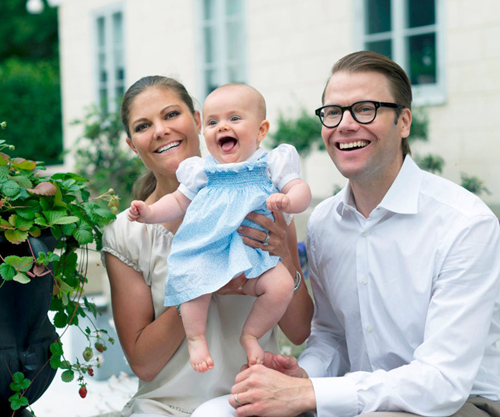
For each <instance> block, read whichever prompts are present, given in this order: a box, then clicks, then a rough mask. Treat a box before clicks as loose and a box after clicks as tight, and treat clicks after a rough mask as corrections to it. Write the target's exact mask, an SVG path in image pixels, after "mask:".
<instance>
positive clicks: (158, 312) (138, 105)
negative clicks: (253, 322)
mask: <svg viewBox="0 0 500 417" xmlns="http://www.w3.org/2000/svg"><path fill="white" fill-rule="evenodd" d="M121 113H122V121H123V124H124V126H125V129H126V132H127V144H128V145H129V146H130V147H131V149H132V150H133V151H134V152H135V153H136V154H137V155H138V156H139V157H140V158H141V160H142V161H143V163H144V165H145V166H146V167H147V168H148V169H149V173H148V175H147V177H146V178H145V180H144V181H143V182H142V184H143V185H142V186H139V187H138V188H139V189H138V190H137V193H136V194H137V196H136V197H137V198H140V199H143V200H145V202H146V203H147V204H152V203H154V202H155V201H157V200H158V199H159V198H161V197H162V196H163V195H165V194H168V193H171V192H173V191H175V190H176V189H177V187H178V185H179V184H178V182H177V178H176V176H175V172H176V170H177V168H178V166H179V164H180V162H182V161H183V160H184V159H186V158H188V157H191V156H194V155H199V154H200V150H199V146H200V143H199V132H200V129H201V120H200V113H199V112H198V111H196V110H195V109H194V105H193V101H192V99H191V97H190V96H189V94H188V93H187V91H186V89H185V88H184V86H183V85H182V84H180V83H178V82H177V81H175V80H173V79H171V78H166V77H159V76H155V77H145V78H142V79H140V80H139V81H137V82H136V83H135V84H134V85H132V86H131V87H130V88H129V90H128V91H127V93H126V94H125V96H124V99H123V103H122V109H121ZM249 217H250V218H251V219H252V220H254V221H256V222H257V223H259V224H261V225H262V226H263V227H264V228H266V229H267V230H268V231H269V239H268V244H267V245H266V246H264V245H263V243H262V242H264V241H265V240H266V233H264V232H261V231H257V230H253V229H248V228H245V229H244V230H243V231H242V233H243V234H245V235H246V237H243V239H244V242H245V243H246V244H248V245H250V246H252V247H260V248H263V249H265V250H268V251H269V252H270V253H272V254H275V255H277V256H281V257H282V260H283V263H284V265H285V266H286V267H287V268H288V269H289V271H290V272H291V273H292V276H295V271H296V270H298V271H299V272H300V266H299V260H298V254H297V239H296V233H295V227H294V225H293V223H292V224H291V225H290V226H287V225H286V222H285V220H284V219H283V216H282V215H280V214H279V213H278V214H276V221H275V222H274V223H273V222H272V221H270V220H269V219H267V218H265V217H264V216H258V215H256V214H250V215H249ZM180 223H181V220H177V221H174V222H169V223H164V224H162V225H158V224H142V223H131V222H129V221H128V219H127V215H126V212H123V213H121V214H119V215H118V218H117V220H116V221H115V222H114V223H113V224H112V225H110V226H109V227H108V229H107V230H106V233H105V236H104V242H103V253H104V259H105V263H106V269H107V272H108V276H109V279H110V283H111V295H112V306H113V315H114V320H115V324H116V329H117V332H118V336H119V338H120V343H121V345H122V348H123V350H124V352H125V355H126V357H127V359H128V362H129V364H130V366H131V368H132V370H133V371H134V373H135V374H136V375H137V376H138V377H139V379H140V383H139V390H138V392H137V393H136V395H135V396H134V397H133V398H132V399H131V401H129V402H128V403H127V405H126V406H125V408H124V410H123V412H122V415H123V416H138V417H141V416H142V417H144V416H145V415H149V416H165V415H179V416H185V415H190V414H191V413H192V412H193V411H194V409H195V408H196V407H197V406H198V405H199V404H201V403H202V402H204V401H206V400H208V399H210V398H213V397H217V396H220V395H224V394H228V393H229V392H230V389H231V386H232V383H233V381H234V377H235V375H236V374H237V373H238V371H239V369H240V367H241V366H242V365H243V364H244V363H245V361H246V358H245V352H244V351H243V350H242V349H241V348H240V347H239V334H240V331H241V328H242V325H243V323H244V320H245V318H246V317H247V315H248V313H249V311H250V309H251V307H252V304H253V301H254V299H253V298H252V297H248V296H242V294H243V292H242V291H241V289H239V287H240V286H241V285H242V284H243V283H244V281H245V279H244V278H239V279H237V280H233V281H232V282H231V283H230V284H228V285H227V286H226V287H224V288H223V289H222V290H220V291H219V293H218V294H216V295H214V296H213V297H212V301H211V303H210V308H209V314H208V322H207V340H208V343H209V346H210V350H211V352H212V355H213V358H214V362H215V363H216V367H215V369H214V370H213V371H210V372H207V373H205V374H198V373H196V372H194V371H193V370H192V368H191V365H190V363H189V354H188V350H187V345H186V342H185V335H184V330H183V327H182V322H181V319H180V317H179V315H178V313H177V310H176V309H175V308H166V307H164V306H163V296H164V285H165V278H166V276H167V263H166V260H167V256H168V253H169V250H170V246H171V243H172V239H173V235H174V234H175V232H176V230H177V228H178V227H179V225H180ZM285 242H286V244H285ZM312 311H313V305H312V300H311V298H310V297H309V294H308V292H307V289H306V288H305V286H301V287H300V288H299V289H298V291H297V292H296V294H295V295H294V297H293V300H292V302H291V304H290V306H289V308H288V310H287V312H286V313H285V316H284V317H283V318H282V320H281V321H280V323H279V324H280V327H281V328H282V330H283V332H284V333H285V334H286V335H287V337H288V338H289V339H290V340H291V341H292V342H293V343H296V344H299V343H302V342H303V341H304V340H305V339H306V337H307V336H308V335H309V331H310V321H311V317H312ZM261 343H262V346H263V347H264V349H265V350H271V351H276V349H277V343H276V329H274V330H272V331H270V332H268V333H267V334H266V335H265V336H264V337H263V338H262V339H261Z"/></svg>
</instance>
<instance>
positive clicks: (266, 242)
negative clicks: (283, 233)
mask: <svg viewBox="0 0 500 417" xmlns="http://www.w3.org/2000/svg"><path fill="white" fill-rule="evenodd" d="M268 244H269V232H266V238H265V239H264V240H263V241H262V245H263V246H267V245H268Z"/></svg>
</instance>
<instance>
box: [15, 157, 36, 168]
mask: <svg viewBox="0 0 500 417" xmlns="http://www.w3.org/2000/svg"><path fill="white" fill-rule="evenodd" d="M12 166H13V167H14V168H16V169H22V170H25V171H33V170H34V169H35V168H36V162H35V161H29V160H28V159H23V158H14V159H13V160H12Z"/></svg>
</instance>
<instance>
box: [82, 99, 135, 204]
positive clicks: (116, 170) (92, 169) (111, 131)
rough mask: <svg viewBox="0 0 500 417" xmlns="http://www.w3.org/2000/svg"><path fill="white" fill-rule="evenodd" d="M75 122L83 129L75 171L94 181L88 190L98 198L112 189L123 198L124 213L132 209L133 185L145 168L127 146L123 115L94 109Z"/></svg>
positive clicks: (90, 108) (92, 107)
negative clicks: (121, 116) (122, 120)
mask: <svg viewBox="0 0 500 417" xmlns="http://www.w3.org/2000/svg"><path fill="white" fill-rule="evenodd" d="M73 123H74V124H77V125H80V126H81V127H82V134H81V136H80V137H79V138H78V141H77V150H76V153H75V160H76V166H75V170H76V172H77V173H78V174H80V175H83V176H84V177H86V178H92V181H91V182H90V183H89V184H88V187H87V190H88V191H89V192H90V193H91V194H92V195H94V196H97V195H100V194H104V193H105V192H106V191H107V190H108V189H109V188H112V189H113V190H114V191H115V193H116V194H117V195H118V196H119V197H120V198H121V200H120V203H119V209H120V211H121V210H124V209H125V208H128V206H129V205H130V201H131V200H132V185H133V183H134V181H135V180H136V179H137V177H138V176H139V175H140V174H141V173H142V171H143V170H144V165H143V164H142V161H141V160H140V158H139V157H137V156H136V155H135V154H134V153H133V152H132V151H131V150H130V148H129V147H128V146H127V145H126V144H125V136H124V131H123V126H122V122H121V119H120V114H119V113H118V112H116V113H114V112H111V113H104V112H103V111H102V110H101V109H100V107H98V106H91V107H89V108H88V109H87V110H86V113H85V115H84V117H83V118H82V119H81V120H75V121H74V122H73Z"/></svg>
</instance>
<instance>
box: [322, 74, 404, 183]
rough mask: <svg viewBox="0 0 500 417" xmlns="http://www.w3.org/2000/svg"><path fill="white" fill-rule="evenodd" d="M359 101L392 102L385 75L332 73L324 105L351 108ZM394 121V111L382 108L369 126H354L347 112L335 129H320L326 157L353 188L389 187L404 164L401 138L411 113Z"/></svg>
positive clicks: (357, 124) (402, 113)
mask: <svg viewBox="0 0 500 417" xmlns="http://www.w3.org/2000/svg"><path fill="white" fill-rule="evenodd" d="M362 100H373V101H382V102H391V103H393V102H394V98H393V97H392V94H391V93H390V91H389V86H388V82H387V79H386V77H385V76H384V75H382V74H380V73H377V72H359V73H348V72H338V73H335V74H334V75H332V77H331V78H330V81H329V82H328V85H327V87H326V90H325V101H324V104H323V105H325V106H326V105H340V106H350V105H351V104H353V103H355V102H357V101H362ZM398 104H399V103H398ZM395 120H396V112H395V110H394V109H391V108H384V107H381V108H379V109H378V110H377V117H376V118H375V120H374V121H373V122H371V123H370V124H360V123H358V122H356V120H354V119H353V117H352V115H351V113H350V112H349V111H348V110H347V111H345V112H344V116H343V118H342V121H341V122H340V124H339V125H338V126H337V127H335V128H327V127H324V126H323V128H322V130H321V136H322V137H323V141H324V142H325V145H326V149H327V151H328V154H329V155H330V158H332V161H333V162H334V163H335V165H336V166H337V169H338V170H339V171H340V173H341V174H342V175H343V176H345V177H346V178H348V179H349V180H350V182H351V184H352V185H354V186H356V185H359V186H363V185H370V186H376V185H377V184H381V185H384V186H386V187H388V186H389V185H390V184H391V183H392V181H394V179H395V178H396V176H397V174H398V172H399V170H400V168H401V165H402V163H403V156H402V151H401V138H403V137H407V136H408V135H409V133H410V124H411V112H410V110H409V109H406V108H405V109H403V110H402V111H401V115H400V116H399V117H398V119H397V123H395Z"/></svg>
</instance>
